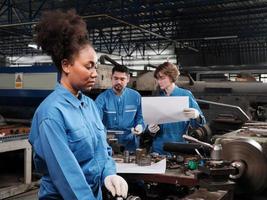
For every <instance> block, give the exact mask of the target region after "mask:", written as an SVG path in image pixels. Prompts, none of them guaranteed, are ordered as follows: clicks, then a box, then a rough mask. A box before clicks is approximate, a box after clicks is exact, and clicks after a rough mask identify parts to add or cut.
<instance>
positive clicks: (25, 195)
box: [7, 189, 38, 200]
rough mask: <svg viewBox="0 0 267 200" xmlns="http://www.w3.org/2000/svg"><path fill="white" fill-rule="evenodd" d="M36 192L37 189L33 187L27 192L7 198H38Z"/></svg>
mask: <svg viewBox="0 0 267 200" xmlns="http://www.w3.org/2000/svg"><path fill="white" fill-rule="evenodd" d="M37 193H38V189H34V190H31V191H29V192H25V193H23V194H20V195H16V196H13V197H10V198H7V200H17V199H19V200H38V197H37Z"/></svg>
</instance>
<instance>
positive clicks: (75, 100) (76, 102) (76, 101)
mask: <svg viewBox="0 0 267 200" xmlns="http://www.w3.org/2000/svg"><path fill="white" fill-rule="evenodd" d="M55 91H56V92H58V93H59V94H60V95H61V96H62V97H63V98H64V99H65V100H66V101H68V102H69V103H70V104H72V105H73V106H74V107H76V108H79V106H80V105H82V104H85V101H84V95H83V94H82V93H81V92H80V91H79V93H78V97H76V96H74V95H73V94H72V93H71V92H70V91H69V90H68V89H66V88H65V87H64V86H63V85H61V84H60V83H57V85H56V87H55Z"/></svg>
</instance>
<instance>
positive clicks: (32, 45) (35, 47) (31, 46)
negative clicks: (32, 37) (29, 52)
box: [28, 43, 40, 50]
mask: <svg viewBox="0 0 267 200" xmlns="http://www.w3.org/2000/svg"><path fill="white" fill-rule="evenodd" d="M28 47H30V48H33V49H37V50H39V49H40V48H38V46H37V44H34V43H29V44H28Z"/></svg>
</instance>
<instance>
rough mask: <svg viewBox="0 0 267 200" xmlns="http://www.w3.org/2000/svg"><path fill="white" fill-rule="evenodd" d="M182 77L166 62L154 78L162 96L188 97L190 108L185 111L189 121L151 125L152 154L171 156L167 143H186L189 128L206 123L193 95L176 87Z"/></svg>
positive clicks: (158, 68)
mask: <svg viewBox="0 0 267 200" xmlns="http://www.w3.org/2000/svg"><path fill="white" fill-rule="evenodd" d="M179 75H180V72H179V69H178V67H177V66H176V65H174V64H172V63H170V62H164V63H163V64H161V65H159V66H158V67H157V68H156V70H155V72H154V77H155V79H156V81H157V83H158V86H159V88H160V96H188V97H189V108H187V109H184V111H183V113H184V115H185V117H187V118H189V119H190V120H189V121H181V122H174V123H166V124H160V125H158V124H150V125H148V130H149V132H150V134H151V135H153V141H152V152H156V153H159V154H169V153H168V152H166V151H164V150H163V145H164V143H166V142H184V139H183V137H182V135H183V134H185V133H187V130H188V128H189V126H191V127H192V128H197V127H199V126H203V125H204V124H205V123H206V120H205V117H204V116H203V114H202V112H201V110H200V108H199V106H198V104H197V102H196V100H195V98H194V96H193V94H192V93H191V92H190V91H189V90H186V89H182V88H179V87H178V86H176V85H175V82H176V81H177V79H178V77H179Z"/></svg>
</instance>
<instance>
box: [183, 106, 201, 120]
mask: <svg viewBox="0 0 267 200" xmlns="http://www.w3.org/2000/svg"><path fill="white" fill-rule="evenodd" d="M184 115H185V116H186V117H187V118H189V119H197V118H198V117H199V111H198V110H197V109H195V108H185V109H184Z"/></svg>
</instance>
